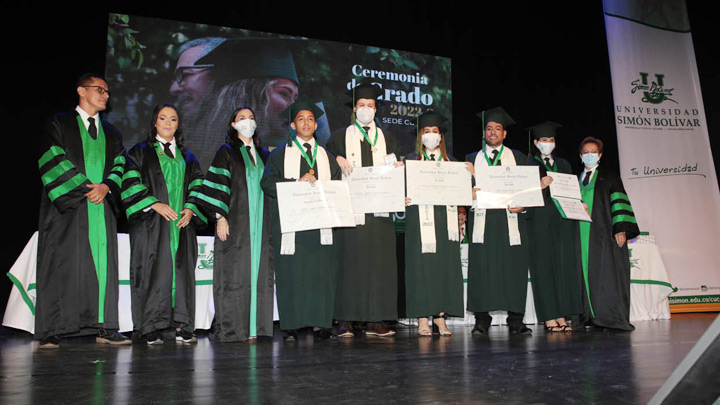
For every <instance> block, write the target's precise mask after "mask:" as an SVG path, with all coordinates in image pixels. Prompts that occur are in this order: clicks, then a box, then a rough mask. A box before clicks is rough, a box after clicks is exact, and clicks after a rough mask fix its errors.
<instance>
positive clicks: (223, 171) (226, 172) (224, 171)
mask: <svg viewBox="0 0 720 405" xmlns="http://www.w3.org/2000/svg"><path fill="white" fill-rule="evenodd" d="M208 171H209V172H210V173H215V174H219V175H221V176H226V177H227V178H230V177H231V175H230V170H227V169H221V168H219V167H215V166H210V169H208Z"/></svg>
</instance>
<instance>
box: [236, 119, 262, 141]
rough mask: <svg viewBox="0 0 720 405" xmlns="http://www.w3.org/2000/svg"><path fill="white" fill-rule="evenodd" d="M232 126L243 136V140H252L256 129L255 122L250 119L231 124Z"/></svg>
mask: <svg viewBox="0 0 720 405" xmlns="http://www.w3.org/2000/svg"><path fill="white" fill-rule="evenodd" d="M233 126H234V127H235V129H236V130H237V131H238V132H239V133H240V135H242V136H244V137H245V138H252V136H253V135H254V134H255V129H256V128H257V124H256V123H255V120H251V119H246V120H240V121H237V122H236V123H235V124H233Z"/></svg>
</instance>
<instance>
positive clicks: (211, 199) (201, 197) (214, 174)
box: [190, 145, 232, 218]
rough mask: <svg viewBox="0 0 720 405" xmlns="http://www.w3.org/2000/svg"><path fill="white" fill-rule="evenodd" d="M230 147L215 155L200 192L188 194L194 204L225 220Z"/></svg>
mask: <svg viewBox="0 0 720 405" xmlns="http://www.w3.org/2000/svg"><path fill="white" fill-rule="evenodd" d="M230 152H231V146H230V145H223V146H221V147H220V149H219V150H218V151H217V153H216V154H215V158H214V159H213V162H212V164H211V165H210V168H209V169H208V172H207V175H206V176H205V180H204V181H203V184H202V186H201V188H200V191H197V192H193V193H191V194H190V196H191V197H193V198H194V202H195V204H197V205H199V206H201V207H203V208H204V209H206V210H207V211H209V212H212V213H215V214H220V215H222V216H223V217H225V218H227V216H228V211H229V209H230V208H229V207H230V189H231V186H232V183H231V171H232V170H231V169H232V168H231V165H232V162H231V159H230Z"/></svg>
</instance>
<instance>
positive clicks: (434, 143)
mask: <svg viewBox="0 0 720 405" xmlns="http://www.w3.org/2000/svg"><path fill="white" fill-rule="evenodd" d="M422 143H423V145H425V147H426V148H428V149H430V150H433V149H435V148H437V147H438V145H440V134H438V133H434V132H427V133H424V134H423V135H422Z"/></svg>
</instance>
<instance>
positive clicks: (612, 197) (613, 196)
mask: <svg viewBox="0 0 720 405" xmlns="http://www.w3.org/2000/svg"><path fill="white" fill-rule="evenodd" d="M615 200H625V201H628V202H630V199H629V198H628V196H627V194H625V193H621V192H619V191H618V192H616V193H612V194H610V201H615Z"/></svg>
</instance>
